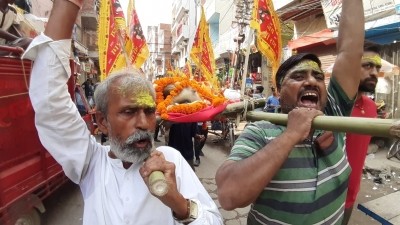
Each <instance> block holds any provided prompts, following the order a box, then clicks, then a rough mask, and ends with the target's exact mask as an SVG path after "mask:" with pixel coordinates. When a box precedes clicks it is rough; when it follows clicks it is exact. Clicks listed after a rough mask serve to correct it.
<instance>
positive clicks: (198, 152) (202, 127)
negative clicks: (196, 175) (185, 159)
mask: <svg viewBox="0 0 400 225" xmlns="http://www.w3.org/2000/svg"><path fill="white" fill-rule="evenodd" d="M196 131H197V132H196V133H197V136H196V138H195V139H194V156H195V160H194V163H193V165H194V166H199V165H200V156H204V153H203V150H202V149H203V147H204V145H205V143H206V140H207V136H208V127H207V122H198V123H197V130H196Z"/></svg>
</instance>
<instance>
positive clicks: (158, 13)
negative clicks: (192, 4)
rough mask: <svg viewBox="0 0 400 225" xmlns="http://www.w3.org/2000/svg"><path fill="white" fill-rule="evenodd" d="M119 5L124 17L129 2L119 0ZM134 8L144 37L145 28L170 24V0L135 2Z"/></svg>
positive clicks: (145, 33)
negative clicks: (122, 9)
mask: <svg viewBox="0 0 400 225" xmlns="http://www.w3.org/2000/svg"><path fill="white" fill-rule="evenodd" d="M120 3H121V5H122V7H123V8H124V14H125V17H126V16H127V12H126V10H127V8H128V4H129V0H120ZM135 6H136V12H137V14H138V17H139V21H140V24H141V25H142V29H143V31H144V35H145V36H146V35H147V26H156V25H158V24H160V23H168V24H171V23H172V0H135Z"/></svg>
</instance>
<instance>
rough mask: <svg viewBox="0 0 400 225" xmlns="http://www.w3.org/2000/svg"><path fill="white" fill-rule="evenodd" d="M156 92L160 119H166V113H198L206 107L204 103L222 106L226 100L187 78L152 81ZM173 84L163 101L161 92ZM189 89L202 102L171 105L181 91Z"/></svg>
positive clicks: (166, 78)
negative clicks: (195, 92)
mask: <svg viewBox="0 0 400 225" xmlns="http://www.w3.org/2000/svg"><path fill="white" fill-rule="evenodd" d="M154 84H155V90H156V103H157V111H158V113H160V116H161V118H162V119H165V120H167V119H168V113H183V114H192V113H195V112H198V111H200V110H202V109H204V108H206V107H207V106H208V105H207V103H206V101H208V102H210V103H211V105H212V106H214V107H215V106H218V105H221V104H223V103H224V102H225V101H226V99H225V98H224V97H223V96H222V95H221V94H213V93H212V92H211V90H210V89H208V88H207V87H202V86H200V85H199V83H197V81H194V80H189V79H188V78H187V77H164V78H161V79H158V80H155V81H154ZM170 84H173V85H174V86H175V88H174V89H173V90H172V91H171V92H170V94H169V95H168V96H167V97H166V98H165V99H164V96H163V90H164V88H165V87H166V86H168V85H170ZM187 87H191V88H193V89H194V90H195V91H197V93H198V94H199V96H200V97H201V98H203V99H204V101H195V102H191V103H186V104H176V105H171V102H172V100H173V99H174V97H175V96H177V95H178V94H179V93H181V91H182V89H184V88H187Z"/></svg>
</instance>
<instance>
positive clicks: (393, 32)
mask: <svg viewBox="0 0 400 225" xmlns="http://www.w3.org/2000/svg"><path fill="white" fill-rule="evenodd" d="M399 27H400V22H397V23H392V24H387V25H384V26H381V27H375V28H371V29H369V30H367V31H365V39H367V40H369V41H372V42H375V43H378V44H381V45H385V44H391V43H396V42H400V31H399Z"/></svg>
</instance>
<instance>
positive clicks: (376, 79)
mask: <svg viewBox="0 0 400 225" xmlns="http://www.w3.org/2000/svg"><path fill="white" fill-rule="evenodd" d="M365 81H374V82H378V78H377V77H376V76H370V77H368V78H366V79H365Z"/></svg>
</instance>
